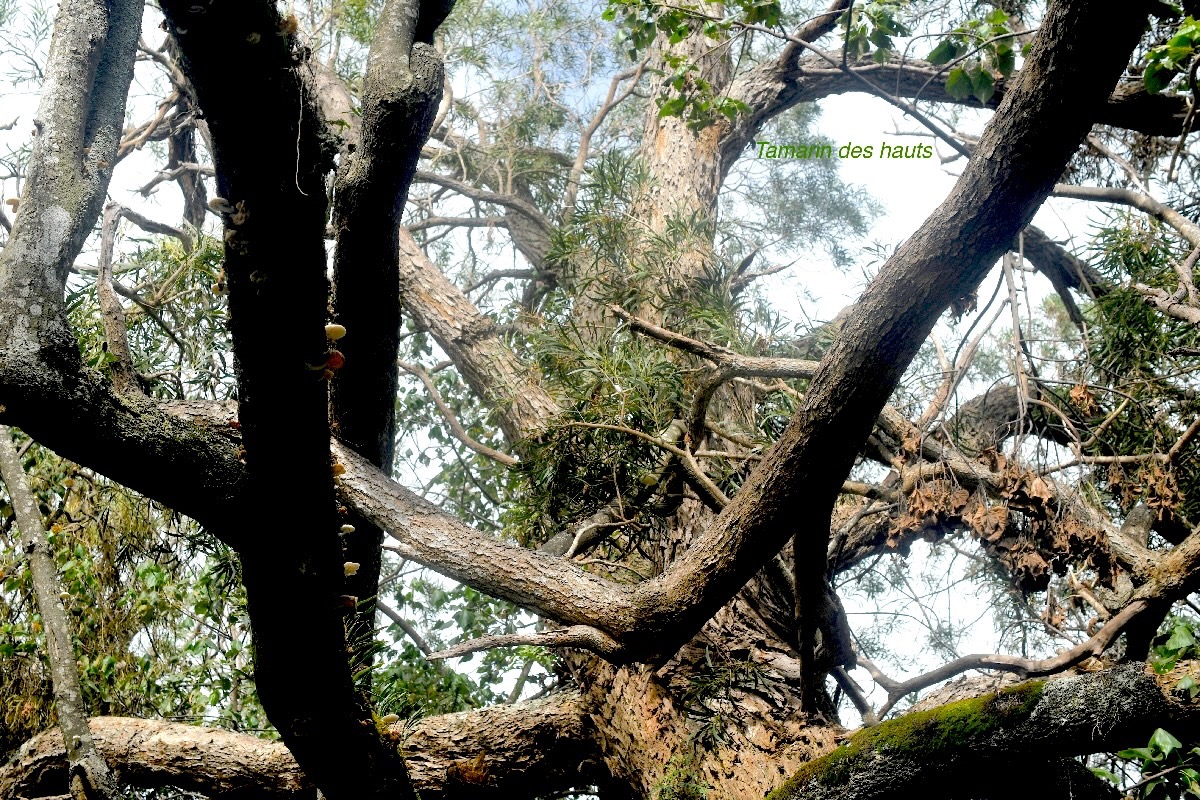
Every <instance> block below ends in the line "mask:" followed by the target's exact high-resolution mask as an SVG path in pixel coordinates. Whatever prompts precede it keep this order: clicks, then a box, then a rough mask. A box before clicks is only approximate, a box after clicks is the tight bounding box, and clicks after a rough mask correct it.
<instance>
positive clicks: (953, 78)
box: [946, 67, 971, 100]
mask: <svg viewBox="0 0 1200 800" xmlns="http://www.w3.org/2000/svg"><path fill="white" fill-rule="evenodd" d="M946 94H948V95H950V96H951V97H953V98H954V99H955V100H966V99H967V98H968V97H970V96H971V79H970V78H968V77H967V71H966V70H965V69H963V68H962V67H955V68H954V69H952V70H950V74H949V75H948V76H947V77H946Z"/></svg>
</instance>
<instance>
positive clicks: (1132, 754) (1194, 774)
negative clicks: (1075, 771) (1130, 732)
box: [1093, 728, 1200, 800]
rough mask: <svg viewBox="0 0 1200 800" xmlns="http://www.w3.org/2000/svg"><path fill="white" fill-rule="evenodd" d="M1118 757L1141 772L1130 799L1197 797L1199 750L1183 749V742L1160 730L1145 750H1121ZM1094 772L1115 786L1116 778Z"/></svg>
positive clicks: (1143, 748)
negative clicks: (1131, 763) (1127, 760)
mask: <svg viewBox="0 0 1200 800" xmlns="http://www.w3.org/2000/svg"><path fill="white" fill-rule="evenodd" d="M1117 756H1118V757H1119V758H1125V759H1129V760H1130V761H1132V762H1133V763H1134V764H1135V765H1136V766H1137V768H1138V769H1139V770H1141V773H1142V775H1143V776H1144V777H1143V779H1142V780H1141V781H1140V782H1139V783H1138V784H1137V786H1136V787H1135V794H1134V795H1133V796H1135V797H1138V798H1141V800H1167V798H1181V797H1184V796H1190V797H1200V772H1198V771H1197V769H1196V767H1197V766H1200V747H1192V748H1186V749H1185V747H1184V745H1183V743H1182V742H1180V741H1179V740H1178V739H1176V738H1175V737H1174V736H1172V735H1171V734H1170V733H1168V732H1167V731H1165V730H1163V729H1162V728H1156V729H1155V731H1154V733H1153V734H1151V736H1150V741H1149V743H1147V745H1146V746H1145V747H1134V748H1131V749H1129V750H1122V751H1121V752H1120V753H1118V754H1117ZM1093 771H1096V770H1093ZM1096 772H1097V774H1099V775H1100V776H1101V777H1103V778H1107V779H1109V780H1112V781H1113V782H1114V783H1116V782H1117V777H1116V776H1115V775H1113V774H1112V773H1111V772H1108V771H1107V770H1099V771H1096Z"/></svg>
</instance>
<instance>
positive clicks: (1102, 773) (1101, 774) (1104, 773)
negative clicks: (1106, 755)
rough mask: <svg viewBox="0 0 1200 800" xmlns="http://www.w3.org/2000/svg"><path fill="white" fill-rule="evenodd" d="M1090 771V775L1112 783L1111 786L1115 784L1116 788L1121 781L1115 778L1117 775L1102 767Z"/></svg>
mask: <svg viewBox="0 0 1200 800" xmlns="http://www.w3.org/2000/svg"><path fill="white" fill-rule="evenodd" d="M1091 769H1092V774H1093V775H1095V776H1096V777H1097V778H1102V779H1104V780H1106V781H1108V782H1109V783H1112V784H1115V785H1118V786H1119V785H1120V784H1121V779H1120V778H1119V777H1117V775H1116V774H1115V773H1113V772H1110V771H1109V770H1106V769H1105V768H1104V767H1092V768H1091Z"/></svg>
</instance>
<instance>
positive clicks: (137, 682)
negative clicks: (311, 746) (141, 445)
mask: <svg viewBox="0 0 1200 800" xmlns="http://www.w3.org/2000/svg"><path fill="white" fill-rule="evenodd" d="M24 466H25V469H26V472H27V474H29V476H30V483H31V488H32V489H33V490H34V492H35V494H36V496H37V498H38V501H39V505H40V507H41V508H40V510H41V512H42V515H43V518H44V519H45V521H46V524H47V527H48V538H49V541H50V544H51V547H52V548H53V550H54V557H55V562H56V564H57V566H58V571H59V577H60V581H61V583H62V586H63V590H64V593H63V596H62V598H61V600H62V603H63V606H64V607H65V608H66V610H67V613H68V617H69V619H70V621H71V626H72V630H73V631H74V632H75V635H76V641H75V651H76V654H77V656H78V661H79V665H80V680H81V684H82V687H83V691H84V700H85V702H86V704H87V706H88V708H89V710H90V711H91V713H94V714H97V715H122V716H146V717H166V718H170V719H184V720H194V719H195V720H198V719H203V720H206V721H208V722H211V723H215V724H220V725H223V726H226V727H230V728H234V729H239V730H261V729H263V728H266V727H267V723H266V719H265V716H264V715H263V713H262V710H261V706H260V705H259V703H258V701H257V698H256V695H255V692H254V688H253V684H252V682H251V680H250V673H251V670H250V667H249V663H250V654H249V652H247V648H248V646H249V635H248V631H247V629H246V625H245V609H244V599H243V597H242V591H241V586H240V582H239V581H238V578H237V567H236V563H235V562H233V560H232V556H231V555H230V554H229V553H228V551H227V550H225V549H224V548H223V547H221V546H220V545H217V544H216V543H214V542H213V541H212V540H211V539H210V538H209V537H207V536H206V535H205V534H203V533H202V532H200V531H199V530H197V529H196V527H195V525H194V523H191V522H190V521H187V520H184V519H182V518H180V517H178V516H177V515H174V514H172V513H170V512H169V511H166V510H165V509H162V508H160V507H158V506H156V505H154V504H152V503H148V502H147V501H146V500H145V499H143V498H140V497H138V496H137V495H135V494H133V493H132V492H129V491H128V490H126V489H124V488H122V487H120V486H118V485H116V484H113V483H111V482H109V481H107V480H104V479H103V478H100V477H99V476H96V475H94V474H92V473H90V472H88V471H86V470H81V469H79V468H78V467H76V466H74V465H72V464H70V463H69V462H64V461H62V460H61V459H58V458H57V457H55V456H53V455H51V454H49V453H48V452H46V451H44V450H42V449H41V448H39V447H36V446H34V447H33V448H31V449H30V450H29V451H28V453H27V455H26V457H25V462H24ZM0 520H3V521H4V527H6V528H7V527H8V526H9V525H11V520H12V509H11V506H10V505H9V504H8V502H7V498H6V496H4V495H0ZM7 543H8V539H7V538H6V537H5V536H3V535H0V618H3V620H4V622H3V624H0V697H3V698H4V702H3V705H2V706H0V754H6V753H8V752H10V751H11V750H12V748H14V747H15V746H17V745H18V744H20V743H21V742H22V741H24V740H25V739H27V738H29V737H30V736H32V735H33V734H35V733H37V732H39V731H40V730H42V729H44V728H45V727H46V726H48V725H49V724H50V723H51V720H52V716H51V713H52V712H51V703H52V698H51V696H50V694H49V667H48V664H47V663H46V661H45V656H44V634H43V629H42V621H41V616H40V614H39V613H38V611H37V605H36V603H35V602H34V597H33V587H32V584H31V577H30V573H29V569H28V567H27V565H26V563H25V562H24V560H23V559H22V558H21V556H20V553H19V552H17V550H16V549H15V548H13V547H10V546H7Z"/></svg>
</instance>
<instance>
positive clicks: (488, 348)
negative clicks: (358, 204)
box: [399, 229, 559, 445]
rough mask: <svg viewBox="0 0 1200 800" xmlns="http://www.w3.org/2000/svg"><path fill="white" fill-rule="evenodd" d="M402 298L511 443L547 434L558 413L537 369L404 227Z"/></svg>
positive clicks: (406, 306) (409, 310) (408, 309)
mask: <svg viewBox="0 0 1200 800" xmlns="http://www.w3.org/2000/svg"><path fill="white" fill-rule="evenodd" d="M399 241H400V301H401V303H403V305H404V308H405V310H406V311H408V312H409V313H410V314H412V315H413V317H414V318H415V319H416V321H417V323H418V324H419V325H420V326H421V327H422V328H425V329H427V330H428V331H429V332H430V333H431V334H432V335H433V337H434V339H435V340H437V343H438V344H439V345H440V346H441V348H442V349H443V350H444V351H445V352H446V355H447V356H449V357H450V360H451V361H453V362H454V365H455V366H456V367H457V368H458V371H459V372H460V373H461V374H462V376H463V379H464V380H465V381H466V382H467V385H468V386H470V387H471V389H472V390H474V391H475V393H476V395H478V396H479V397H480V398H481V399H482V400H483V401H484V403H486V404H487V405H488V406H490V407H491V409H492V413H493V415H495V418H496V421H497V423H498V424H499V425H500V429H501V430H502V431H504V435H505V436H506V437H507V438H508V441H509V442H510V443H511V444H514V445H516V444H519V443H520V442H521V441H522V440H524V439H534V438H537V437H538V436H540V435H541V434H542V433H544V432H545V430H546V426H547V424H548V423H549V422H550V420H551V419H553V418H554V417H555V416H556V415H557V414H558V413H559V408H558V404H557V403H556V402H555V401H554V399H553V398H552V397H551V396H550V395H549V394H548V393H547V391H546V389H545V388H544V386H543V385H542V383H541V380H540V377H539V376H538V374H537V371H536V369H535V368H533V367H530V366H526V365H524V364H522V363H521V361H520V359H518V358H517V356H516V354H515V353H513V351H512V349H511V348H509V347H508V346H507V345H505V344H504V342H503V341H501V339H500V337H499V334H498V333H497V331H496V329H495V326H494V325H493V323H492V321H491V320H490V319H489V318H488V317H486V316H485V315H483V314H481V313H480V312H479V310H478V309H477V308H476V307H475V305H474V304H473V303H472V302H471V301H470V299H468V298H467V296H466V295H465V294H463V293H462V291H460V290H459V288H458V287H457V286H455V285H454V284H453V283H452V282H450V281H449V280H447V278H446V276H445V275H444V274H442V271H441V270H440V269H438V267H437V265H436V264H434V263H433V262H432V261H430V260H429V257H428V256H426V255H425V251H424V250H422V249H421V246H420V245H419V244H417V242H416V240H415V239H413V238H412V235H411V234H410V233H409V232H408V231H407V230H403V229H402V230H401V231H400V237H399Z"/></svg>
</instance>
